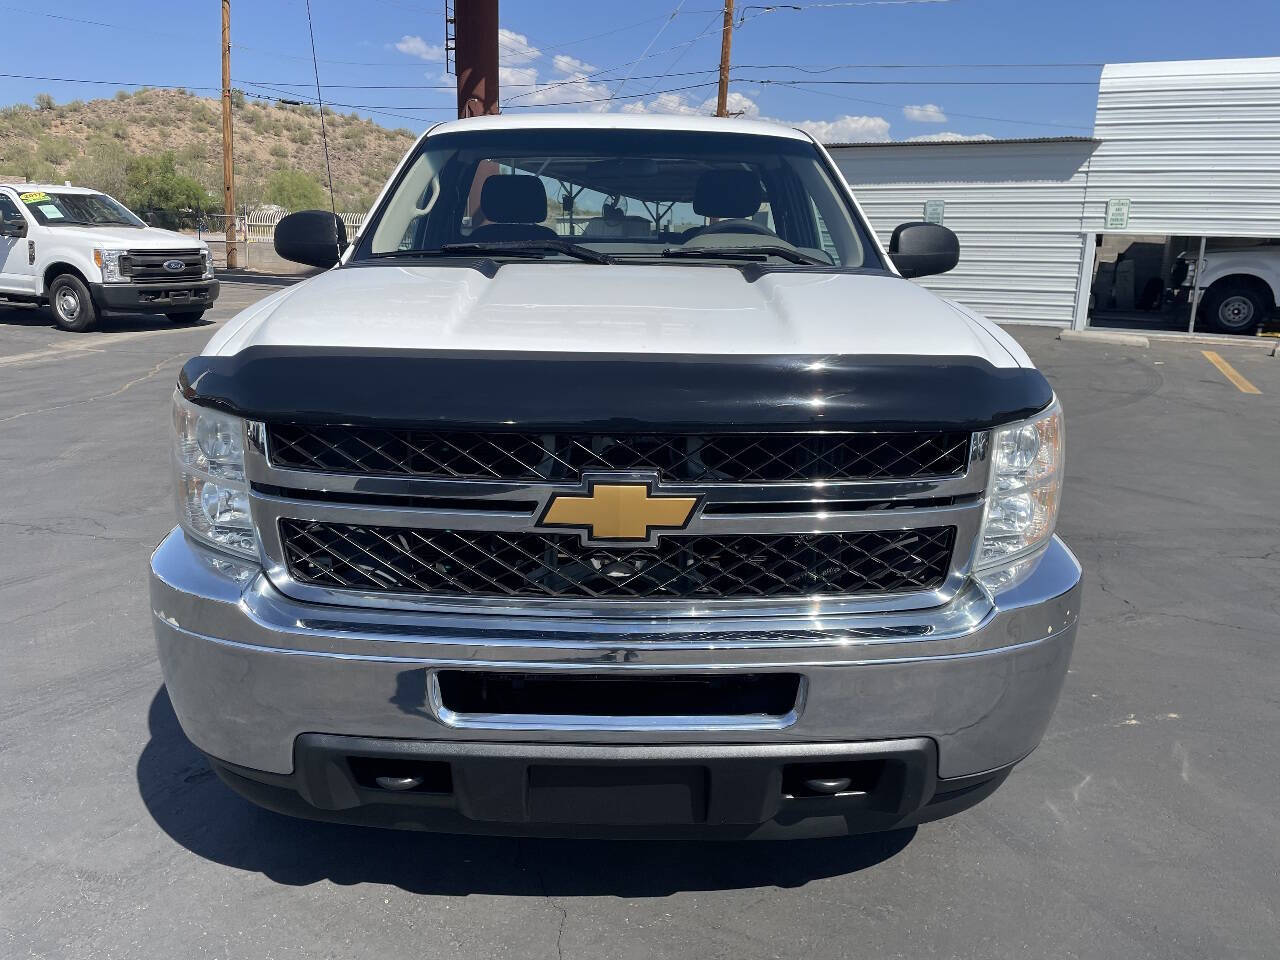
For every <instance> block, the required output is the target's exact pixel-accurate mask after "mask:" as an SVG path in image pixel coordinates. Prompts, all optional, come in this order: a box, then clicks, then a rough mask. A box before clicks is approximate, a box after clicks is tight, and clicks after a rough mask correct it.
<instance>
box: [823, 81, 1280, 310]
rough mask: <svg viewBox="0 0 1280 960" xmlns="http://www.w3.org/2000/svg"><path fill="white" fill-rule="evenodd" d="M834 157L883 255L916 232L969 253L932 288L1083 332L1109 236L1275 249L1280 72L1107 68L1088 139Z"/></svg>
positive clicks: (893, 148)
mask: <svg viewBox="0 0 1280 960" xmlns="http://www.w3.org/2000/svg"><path fill="white" fill-rule="evenodd" d="M828 148H829V149H830V151H831V154H832V156H833V158H834V159H835V161H836V163H837V164H838V165H839V167H840V169H841V171H842V172H843V173H844V176H845V179H846V180H848V182H849V184H850V185H851V186H852V187H853V190H854V192H855V193H856V195H857V196H858V199H859V201H860V202H861V203H862V205H863V208H864V209H865V211H866V213H867V216H868V217H869V218H870V220H871V222H872V224H873V226H874V227H875V229H876V231H877V232H878V233H879V234H880V235H881V237H882V238H883V239H884V240H885V241H886V242H887V241H888V238H889V234H890V233H892V231H893V227H894V226H896V225H897V224H899V223H902V222H904V221H906V220H918V219H935V220H936V219H941V221H942V222H943V223H945V225H946V226H948V227H950V228H951V229H953V230H955V232H956V233H957V235H958V236H959V237H960V244H961V247H960V251H961V259H960V265H959V266H958V267H957V268H956V269H955V270H954V271H952V272H951V273H948V274H943V275H942V276H939V277H930V278H927V279H925V280H924V281H922V282H923V283H924V284H925V285H927V286H929V287H930V288H931V289H933V290H936V291H937V292H938V293H940V294H942V295H944V296H948V297H951V298H953V299H956V300H959V301H960V302H962V303H964V304H966V305H967V306H970V307H973V308H974V309H976V310H978V311H980V312H982V313H984V314H986V315H988V316H990V317H992V318H993V319H996V320H1002V321H1012V322H1029V323H1051V324H1057V325H1067V324H1074V325H1075V326H1077V327H1083V326H1084V325H1085V324H1086V323H1087V318H1088V310H1089V293H1090V286H1091V283H1092V281H1093V277H1094V260H1095V256H1094V254H1095V250H1096V245H1097V242H1098V241H1099V239H1100V238H1103V239H1105V238H1106V236H1107V235H1108V234H1114V235H1124V236H1146V237H1169V238H1174V237H1178V238H1202V237H1204V238H1213V239H1220V240H1226V239H1230V238H1242V237H1250V238H1277V237H1280V58H1258V59H1248V60H1190V61H1171V62H1165V63H1130V64H1110V65H1108V66H1106V67H1105V68H1104V69H1103V71H1102V76H1101V79H1100V82H1099V90H1098V107H1097V115H1096V119H1095V124H1094V137H1093V138H1054V139H1037V140H980V141H962V142H932V141H917V142H907V143H859V144H836V145H829V147H828Z"/></svg>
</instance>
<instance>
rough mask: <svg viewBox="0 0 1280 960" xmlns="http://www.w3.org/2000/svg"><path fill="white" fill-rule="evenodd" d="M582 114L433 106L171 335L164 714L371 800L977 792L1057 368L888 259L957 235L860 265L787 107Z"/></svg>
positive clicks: (1059, 639) (647, 821)
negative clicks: (278, 269)
mask: <svg viewBox="0 0 1280 960" xmlns="http://www.w3.org/2000/svg"><path fill="white" fill-rule="evenodd" d="M590 122H591V121H584V120H582V119H581V118H551V119H548V118H533V119H529V120H506V119H502V118H491V119H488V120H475V121H467V123H466V124H465V125H448V124H446V125H444V129H443V130H442V132H440V133H432V134H430V135H428V136H427V137H426V138H424V140H423V141H422V143H421V144H420V145H419V147H418V148H417V149H416V151H413V152H411V154H410V156H409V157H407V158H406V160H405V162H404V164H403V165H402V168H401V170H400V171H398V173H397V175H396V177H395V178H394V179H393V182H392V184H391V186H390V187H389V188H388V190H387V191H386V192H385V194H384V196H383V198H382V199H381V200H380V201H379V205H378V206H377V207H376V208H375V211H374V213H373V214H372V216H371V219H370V222H369V224H368V225H367V226H366V228H365V229H364V231H363V232H362V234H361V236H360V237H359V238H358V239H357V243H356V247H355V249H354V250H353V251H348V253H347V255H346V257H345V258H344V261H343V263H342V265H341V266H340V267H339V268H338V269H336V270H332V271H329V272H328V273H325V274H322V275H320V276H317V277H315V278H314V279H312V280H309V281H307V282H305V283H303V284H300V285H298V286H297V287H294V288H291V289H289V290H284V291H281V292H279V293H277V294H274V295H273V296H272V297H270V298H267V300H265V301H263V303H262V304H260V305H259V306H257V307H255V308H251V309H250V310H249V311H247V312H246V313H245V314H244V315H242V317H241V318H239V319H238V320H235V321H232V322H230V323H228V324H227V325H226V326H225V327H224V329H223V331H222V332H221V333H220V334H219V335H218V336H217V337H215V340H214V342H213V343H211V344H210V346H209V348H207V351H206V353H205V354H204V355H202V356H200V357H196V358H194V359H193V360H191V361H190V362H188V364H187V365H186V367H185V368H184V370H183V373H182V376H181V378H180V380H179V386H178V391H177V393H176V395H175V398H174V433H173V444H174V464H175V487H176V491H177V494H176V495H177V510H178V516H179V521H180V523H179V526H178V527H177V528H176V529H175V530H174V531H173V532H172V533H171V534H170V535H169V537H168V538H167V539H166V540H165V541H164V542H163V543H162V544H161V545H160V547H159V549H158V550H157V551H156V553H155V555H154V557H153V559H152V569H151V600H152V610H153V614H154V622H155V629H156V635H157V638H158V642H159V650H160V660H161V665H162V667H163V670H164V676H165V682H166V685H167V687H168V692H169V696H170V698H171V699H172V702H173V706H174V710H175V712H176V714H177V716H178V719H179V720H180V722H181V724H182V727H183V729H184V730H185V731H186V733H187V735H188V736H189V737H190V738H191V740H192V741H193V742H194V744H195V745H196V746H197V747H198V748H199V749H200V750H202V751H203V752H204V753H205V754H206V755H207V756H208V757H209V759H210V762H211V763H212V764H213V766H214V768H215V769H216V770H217V772H218V774H219V775H220V776H221V777H222V779H223V780H224V781H226V783H228V784H229V785H230V786H231V787H233V788H234V789H235V790H237V791H239V792H240V793H242V794H244V795H245V796H247V797H249V798H250V799H252V800H253V801H255V802H257V803H260V804H262V805H264V806H267V807H270V808H272V809H275V810H279V811H282V812H285V813H289V814H294V815H298V816H304V817H313V818H318V819H326V820H338V821H344V822H354V823H363V824H371V825H377V826H384V827H407V828H420V829H428V830H441V831H453V832H479V833H498V834H541V835H564V836H583V835H591V834H608V835H620V834H622V835H655V834H656V835H663V836H717V837H772V836H814V835H837V834H849V833H858V832H864V831H872V830H883V829H891V828H896V827H902V826H907V825H910V824H914V823H920V822H923V821H925V820H930V819H934V818H937V817H940V816H945V815H949V814H951V813H954V812H957V811H959V810H961V809H964V808H965V807H968V806H970V805H972V804H973V803H976V802H978V801H979V800H981V799H982V798H983V797H985V796H987V795H988V794H990V793H991V792H992V791H993V790H994V789H995V788H996V787H997V786H998V785H999V784H1000V783H1001V782H1002V781H1003V779H1004V778H1005V777H1006V776H1007V774H1008V773H1009V771H1010V769H1011V768H1012V767H1013V766H1014V764H1016V763H1017V762H1019V761H1020V760H1022V759H1023V758H1024V757H1026V756H1027V755H1028V754H1029V753H1030V752H1031V751H1032V750H1033V749H1034V748H1035V746H1036V745H1037V743H1038V742H1039V741H1040V738H1041V737H1042V735H1043V733H1044V731H1045V729H1046V727H1047V725H1048V723H1049V720H1050V716H1051V714H1052V711H1053V708H1054V706H1055V703H1056V701H1057V698H1058V694H1059V691H1060V689H1061V686H1062V683H1063V679H1064V677H1065V675H1066V671H1067V665H1068V661H1069V658H1070V655H1071V648H1072V643H1073V641H1074V638H1075V634H1076V624H1077V620H1078V617H1079V610H1080V567H1079V565H1078V564H1077V563H1076V560H1075V558H1074V557H1073V556H1072V555H1071V553H1070V551H1069V550H1068V549H1067V548H1066V546H1064V545H1063V544H1062V542H1061V541H1060V540H1058V539H1057V537H1056V536H1055V535H1054V528H1055V524H1056V519H1057V513H1058V506H1059V502H1060V499H1061V490H1062V477H1063V443H1064V433H1063V420H1062V413H1061V410H1060V407H1059V405H1058V403H1057V400H1056V399H1055V397H1054V395H1053V392H1052V390H1051V389H1050V387H1049V385H1048V383H1047V382H1046V381H1045V379H1044V377H1043V376H1041V375H1040V373H1039V372H1038V371H1036V370H1035V369H1034V368H1033V367H1032V366H1031V364H1030V362H1029V360H1027V359H1026V357H1025V354H1022V353H1021V351H1020V349H1019V348H1018V347H1017V345H1016V344H1014V343H1013V342H1012V341H1011V340H1009V339H1008V338H1007V337H1005V336H1004V335H1003V334H1002V333H1001V332H1000V331H998V330H997V329H995V328H994V327H992V326H991V325H989V324H987V323H985V321H981V320H980V319H978V318H974V317H972V316H970V315H967V314H965V313H964V312H963V311H962V310H961V309H959V308H957V307H956V306H955V305H953V304H947V303H945V302H943V301H940V300H938V299H937V298H936V297H934V296H932V295H931V294H929V293H927V292H926V291H924V290H923V289H921V288H920V287H918V286H915V285H914V284H911V283H910V282H908V281H907V280H905V279H903V278H902V276H901V275H900V274H908V275H911V274H914V275H920V274H923V273H927V272H938V271H939V270H943V269H946V268H947V265H948V264H954V262H955V256H956V254H955V251H954V239H955V238H954V236H952V235H951V234H949V232H947V231H945V230H943V228H940V227H936V226H935V225H931V224H914V225H909V226H908V227H904V228H903V232H901V235H900V236H899V235H895V241H894V244H893V245H892V246H891V248H890V251H889V253H888V254H886V253H885V252H884V251H883V250H881V249H880V247H879V245H878V244H877V243H876V241H875V239H874V237H873V235H871V233H870V231H869V230H867V228H866V226H865V224H864V223H863V222H862V220H861V217H860V215H859V213H858V211H857V210H856V206H855V205H854V204H853V202H852V198H851V197H849V196H848V194H847V190H846V189H845V188H844V187H843V184H842V181H840V180H839V178H838V176H837V175H835V174H834V173H833V172H832V170H831V168H830V164H829V160H828V159H827V158H825V155H824V154H822V153H821V151H820V150H819V149H818V148H817V147H816V146H815V145H814V144H813V143H812V142H811V141H810V140H808V139H807V138H806V137H805V136H804V135H803V134H799V133H796V132H795V131H785V130H782V131H780V130H779V129H778V128H776V127H772V126H765V125H762V124H747V123H739V124H730V125H728V126H725V125H722V124H719V123H716V124H711V123H708V122H707V121H705V120H674V119H665V120H662V121H655V120H653V119H645V118H639V119H628V118H617V117H613V118H609V119H607V120H599V121H595V122H596V123H597V125H598V126H600V129H585V128H584V124H589V123H590ZM454 126H457V129H453V127H454ZM629 127H634V128H635V129H629ZM659 127H660V128H661V129H658V128H659ZM725 131H731V132H725ZM548 184H550V185H551V186H550V187H549V186H548ZM551 188H555V189H563V190H564V191H565V193H564V196H565V197H570V198H571V199H570V201H569V202H566V201H564V200H562V201H561V208H560V209H561V210H562V214H561V215H557V216H559V217H561V219H562V220H563V222H560V221H557V225H556V228H555V229H553V228H552V227H551V226H549V225H548V224H550V223H552V222H553V220H556V218H554V217H552V215H551V213H550V211H549V209H548V201H547V197H546V191H547V190H548V189H551ZM593 195H594V196H595V197H596V199H597V200H598V201H599V207H598V209H593V208H592V207H591V206H590V204H594V203H595V202H596V201H593V200H591V199H590V198H591V197H592V196H593ZM626 196H631V197H633V203H632V207H631V209H633V210H634V209H641V208H643V209H645V210H647V211H648V212H649V213H650V214H651V222H650V223H649V224H648V225H647V226H646V225H645V224H643V223H640V222H639V221H641V220H643V218H642V217H639V216H638V215H636V214H630V215H624V214H623V213H622V210H623V209H624V208H625V206H626V204H625V203H624V202H623V199H620V198H624V199H625V197H626ZM574 198H576V199H574ZM635 198H638V199H635ZM642 204H643V207H642ZM597 213H598V215H596V214H597ZM304 219H307V220H308V221H309V222H314V221H315V219H316V218H315V217H314V216H310V215H309V216H308V218H304ZM321 219H323V218H322V217H321ZM584 221H585V222H584ZM296 222H302V221H296ZM281 229H282V234H283V235H284V237H283V239H282V238H281V237H278V238H277V242H278V246H280V247H282V248H286V247H288V246H289V243H290V240H289V237H288V234H289V232H290V230H291V229H292V228H291V227H290V226H289V225H288V224H282V226H281ZM556 230H561V231H563V232H560V233H557V232H556ZM302 239H304V240H306V238H302ZM333 245H334V241H333V235H331V236H330V239H329V240H328V242H327V245H326V243H325V242H324V241H323V240H321V241H319V242H316V243H310V242H309V241H308V243H299V244H298V245H297V246H298V248H299V249H305V250H313V251H314V250H319V251H320V252H321V253H324V255H325V256H332V257H336V252H335V251H334V248H333ZM306 255H310V254H306ZM315 256H316V257H319V254H318V253H317V254H316V255H315ZM889 257H892V258H893V260H892V265H891V264H890V262H889ZM894 266H896V268H897V269H896V270H895V269H894V268H893V267H894Z"/></svg>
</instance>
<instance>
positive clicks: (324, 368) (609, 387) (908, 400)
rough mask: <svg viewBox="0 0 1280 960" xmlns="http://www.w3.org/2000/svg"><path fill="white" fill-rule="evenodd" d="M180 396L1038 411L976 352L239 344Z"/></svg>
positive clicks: (766, 413) (767, 425) (826, 412)
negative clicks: (645, 351)
mask: <svg viewBox="0 0 1280 960" xmlns="http://www.w3.org/2000/svg"><path fill="white" fill-rule="evenodd" d="M178 384H179V387H180V389H181V390H182V392H183V395H184V396H186V397H187V398H188V399H189V400H192V401H194V402H196V403H203V404H207V405H209V406H213V407H217V408H219V409H222V410H226V411H227V412H229V413H235V414H238V415H240V416H244V417H249V418H253V419H261V420H272V421H282V422H295V423H342V424H373V423H376V424H396V425H403V426H430V427H433V428H437V429H442V430H449V429H456V430H472V429H476V428H490V429H492V428H494V427H495V426H497V425H502V426H504V427H509V428H510V429H513V430H522V429H523V430H544V431H552V430H570V429H571V430H579V431H590V430H595V429H599V430H612V431H619V432H626V431H633V432H634V431H643V430H654V429H660V430H669V431H673V432H682V431H684V432H688V431H719V432H724V433H732V432H735V431H741V430H749V429H752V428H756V429H761V428H763V429H765V430H915V429H921V428H926V427H929V428H934V429H952V430H983V429H986V428H988V427H991V426H994V425H996V424H1000V423H1007V422H1009V421H1012V420H1019V419H1023V418H1025V417H1029V416H1031V415H1032V414H1034V413H1036V412H1038V411H1040V410H1042V409H1044V408H1045V407H1046V406H1048V404H1049V402H1050V401H1051V400H1052V398H1053V391H1052V389H1051V388H1050V386H1049V384H1048V382H1047V381H1046V380H1045V378H1044V376H1043V375H1041V374H1040V372H1039V371H1037V370H1033V369H1026V368H1023V367H1009V368H1001V367H994V366H992V365H991V364H990V363H988V362H987V361H986V360H983V359H980V358H977V357H944V356H899V355H882V356H868V357H860V356H796V355H789V356H746V355H744V356H735V355H716V356H711V355H701V356H681V355H677V354H651V355H636V354H603V353H601V354H594V353H530V352H505V351H504V352H484V353H476V352H464V351H428V350H373V349H356V348H341V349H339V348H330V347H325V348H318V347H273V346H255V347H248V348H246V349H244V350H242V351H241V352H239V353H237V354H234V355H232V356H227V357H220V356H199V357H193V358H192V359H191V360H189V361H187V363H186V365H185V366H184V367H183V369H182V373H181V375H180V376H179V380H178Z"/></svg>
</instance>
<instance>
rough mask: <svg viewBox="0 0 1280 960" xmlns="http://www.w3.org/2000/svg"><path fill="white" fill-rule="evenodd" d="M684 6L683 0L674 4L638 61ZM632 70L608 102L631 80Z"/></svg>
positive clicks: (613, 91)
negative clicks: (673, 7)
mask: <svg viewBox="0 0 1280 960" xmlns="http://www.w3.org/2000/svg"><path fill="white" fill-rule="evenodd" d="M684 4H685V0H680V2H679V3H677V4H676V8H675V9H674V10H672V11H671V13H670V15H669V16H668V17H667V19H665V20H663V21H662V26H660V27H659V28H658V32H657V33H655V34H654V35H653V39H651V40H650V41H649V43H648V44H647V45H646V46H645V48H644V50H643V52H641V54H640V60H643V59H644V58H645V55H646V54H648V52H649V51H650V50H652V49H653V45H654V44H655V43H657V42H658V39H659V38H660V37H661V36H662V35H663V34H664V33H666V30H667V27H669V26H671V24H672V22H673V21H674V20H675V18H676V17H678V16H680V8H681V7H683V6H684ZM639 62H640V61H639V60H637V61H636V63H639ZM634 69H635V67H634V64H633V65H632V69H631V70H628V71H627V75H626V76H625V77H623V78H622V82H621V83H620V84H618V89H617V90H611V91H610V92H609V99H610V100H612V99H613V98H614V96H615V94H618V93H621V92H622V88H623V87H625V86H626V85H627V81H628V80H630V79H631V73H632V70H634Z"/></svg>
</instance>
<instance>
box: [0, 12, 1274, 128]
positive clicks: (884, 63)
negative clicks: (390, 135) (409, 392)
mask: <svg viewBox="0 0 1280 960" xmlns="http://www.w3.org/2000/svg"><path fill="white" fill-rule="evenodd" d="M457 2H460V3H461V2H465V0H457ZM792 5H793V6H801V7H804V8H805V9H802V10H798V11H797V10H792V9H783V8H776V9H771V8H767V7H764V6H761V5H758V4H752V3H750V2H746V0H738V10H739V15H740V18H741V20H740V25H739V26H738V28H737V29H736V30H735V32H734V40H733V44H734V50H733V54H734V55H733V61H734V63H735V65H739V69H737V70H736V71H735V74H734V81H733V83H732V85H731V88H730V89H731V92H732V94H733V97H732V101H731V104H730V106H731V107H733V108H737V109H739V110H741V111H742V112H743V113H744V114H746V115H750V116H763V117H769V118H775V119H781V120H786V121H789V122H793V123H801V124H802V125H805V126H807V127H808V128H809V129H811V130H812V131H813V132H814V133H816V134H817V135H819V136H820V137H821V138H823V139H826V140H828V141H843V140H857V139H880V140H883V139H895V140H897V139H906V138H910V137H920V136H934V137H938V136H944V137H946V136H956V135H961V136H977V135H990V136H997V137H1019V136H1046V135H1047V136H1053V135H1070V134H1087V133H1089V131H1090V129H1091V127H1092V123H1093V107H1094V102H1095V97H1096V83H1097V76H1098V71H1099V68H1098V67H1097V66H1095V65H1094V64H1100V63H1103V62H1122V61H1135V60H1171V59H1199V58H1215V57H1248V56H1268V55H1272V54H1275V53H1276V52H1277V47H1276V41H1275V38H1276V37H1277V36H1280V3H1278V2H1276V0H1219V2H1217V3H1206V2H1204V0H1110V2H1106V0H1088V2H1070V0H1057V2H1054V0H879V2H868V0H863V2H861V3H840V2H831V0H826V2H822V0H794V3H793V4H792ZM718 7H719V3H718V0H684V2H683V3H681V2H680V0H627V2H617V0H609V2H604V0H502V3H501V22H502V25H503V39H502V52H503V61H504V66H503V81H504V84H505V86H504V88H503V90H502V99H503V104H504V110H508V111H514V110H517V109H551V108H554V105H555V104H557V103H558V102H559V103H562V104H564V103H566V102H568V101H592V102H585V103H567V105H561V106H560V107H559V109H570V110H604V109H610V110H630V111H650V112H690V111H691V112H707V109H706V101H707V100H708V98H711V97H714V95H715V85H714V84H715V74H714V72H713V71H714V69H715V67H716V64H717V62H718V57H719V22H720V20H719V14H718V12H717V10H718ZM312 9H313V15H314V17H315V28H316V44H317V48H318V53H319V56H320V58H321V62H320V74H321V81H322V83H323V84H325V85H326V94H325V96H326V100H327V101H332V102H334V103H335V105H337V104H341V105H343V106H340V107H339V109H342V110H343V111H344V112H346V111H349V110H350V109H351V108H352V106H355V107H358V108H360V112H362V113H365V114H367V115H370V116H372V117H373V118H374V119H376V120H378V121H379V122H381V123H384V124H386V125H388V126H405V127H409V128H411V129H413V130H420V129H422V128H423V127H424V126H426V125H427V124H428V123H429V122H431V121H432V120H438V119H445V118H448V117H449V116H451V115H452V113H453V93H452V91H451V90H450V89H448V85H449V84H451V83H452V78H451V77H448V76H447V75H445V73H444V64H443V62H441V59H440V58H441V49H440V47H441V44H442V42H443V34H444V19H443V14H442V4H441V2H440V0H358V2H347V0H344V2H338V0H314V2H313V5H312ZM0 12H2V13H3V14H4V18H5V22H6V23H7V24H8V25H9V26H14V25H15V24H22V25H23V26H22V29H21V31H20V32H21V35H22V36H25V37H28V38H31V40H32V42H23V43H14V42H7V43H6V44H5V57H4V58H3V61H2V63H0V72H3V73H7V74H27V75H32V76H39V77H45V78H54V77H61V78H70V79H75V80H105V81H109V82H108V83H106V84H99V85H89V84H78V83H62V82H55V81H53V80H52V79H46V80H26V79H15V78H8V77H6V78H0V102H3V103H15V102H30V101H31V98H32V97H34V96H35V94H37V93H40V92H48V93H51V94H53V96H54V97H55V98H56V99H57V100H59V101H64V100H71V99H76V98H80V99H89V98H91V97H93V96H110V95H111V93H113V92H114V90H115V89H117V85H123V84H126V83H137V84H149V85H153V86H166V85H169V86H185V87H187V88H188V89H192V90H199V91H200V92H207V93H209V94H210V95H216V88H217V85H218V83H219V82H220V64H219V47H218V43H219V31H220V4H219V3H218V0H183V2H179V3H175V2H173V0H126V2H121V3H116V4H109V5H103V4H102V3H100V2H89V0H61V2H48V0H18V2H16V3H0ZM673 14H674V16H673ZM82 21H92V22H82ZM39 38H43V40H41V39H39ZM45 41H49V42H45ZM232 41H233V45H234V47H235V50H234V53H233V62H232V71H233V76H234V77H235V82H236V85H237V86H240V87H243V88H244V89H245V90H247V91H249V92H256V93H259V94H261V95H264V96H268V97H274V96H276V95H278V94H279V93H280V92H284V91H293V94H292V95H293V96H294V97H296V98H298V99H303V98H308V99H309V98H311V97H313V96H314V89H311V88H309V87H308V86H307V85H308V84H310V83H311V62H310V56H309V49H310V48H309V43H308V34H307V22H306V15H305V7H304V3H303V0H252V2H251V0H232ZM851 64H858V65H864V66H859V67H852V66H848V65H851ZM970 64H1074V66H1065V67H1057V66H1036V67H1020V68H1009V67H1005V68H994V67H973V66H967V65H970ZM890 65H894V66H890ZM897 65H901V66H897ZM939 65H945V66H939ZM962 65H963V66H962ZM833 67H834V68H835V69H830V68H833ZM818 71H822V72H818ZM853 81H857V82H853ZM414 86H418V87H423V88H425V89H409V88H410V87H414ZM358 87H366V88H369V87H385V88H387V89H358ZM433 87H438V88H439V89H432V88H433ZM201 88H209V89H208V90H201ZM610 97H612V99H608V98H610ZM606 101H607V102H606Z"/></svg>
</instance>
